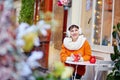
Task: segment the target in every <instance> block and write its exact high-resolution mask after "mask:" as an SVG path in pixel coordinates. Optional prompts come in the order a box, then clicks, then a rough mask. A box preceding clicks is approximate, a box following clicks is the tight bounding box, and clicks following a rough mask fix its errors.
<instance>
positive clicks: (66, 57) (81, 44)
mask: <svg viewBox="0 0 120 80" xmlns="http://www.w3.org/2000/svg"><path fill="white" fill-rule="evenodd" d="M81 33H82V32H81V28H79V27H78V26H77V25H71V26H70V27H69V28H68V37H65V38H64V41H63V45H62V48H61V52H60V59H61V61H62V62H63V63H65V61H75V56H74V55H79V58H78V60H77V61H88V60H89V59H90V57H91V48H90V45H89V43H88V41H87V40H86V38H85V37H84V36H83V35H81ZM65 64H66V63H65ZM66 66H71V67H73V68H74V70H75V68H76V65H70V64H66ZM74 72H75V71H74ZM84 73H85V66H84V65H79V66H78V67H77V74H76V79H80V78H81V77H82V75H84ZM73 76H74V73H73Z"/></svg>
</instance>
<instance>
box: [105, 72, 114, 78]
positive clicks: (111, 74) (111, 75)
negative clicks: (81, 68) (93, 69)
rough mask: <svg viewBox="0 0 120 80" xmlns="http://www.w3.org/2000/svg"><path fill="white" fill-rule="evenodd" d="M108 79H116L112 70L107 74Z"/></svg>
mask: <svg viewBox="0 0 120 80" xmlns="http://www.w3.org/2000/svg"><path fill="white" fill-rule="evenodd" d="M106 80H115V79H114V76H113V73H112V72H111V73H109V74H108V75H107V79H106Z"/></svg>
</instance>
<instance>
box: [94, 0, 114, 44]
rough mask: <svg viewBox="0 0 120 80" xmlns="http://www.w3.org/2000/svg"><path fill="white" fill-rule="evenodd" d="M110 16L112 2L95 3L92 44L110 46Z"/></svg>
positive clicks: (99, 1) (102, 0) (106, 0)
mask: <svg viewBox="0 0 120 80" xmlns="http://www.w3.org/2000/svg"><path fill="white" fill-rule="evenodd" d="M112 14H113V1H112V0H96V1H95V13H94V16H95V17H94V28H93V31H94V33H93V44H95V45H102V46H111V37H112V36H111V32H112V26H113V24H112V22H113V19H112V16H113V15H112Z"/></svg>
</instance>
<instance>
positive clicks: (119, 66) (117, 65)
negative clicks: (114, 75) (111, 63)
mask: <svg viewBox="0 0 120 80" xmlns="http://www.w3.org/2000/svg"><path fill="white" fill-rule="evenodd" d="M115 66H116V68H117V70H119V69H120V60H118V61H117V62H116V63H115ZM119 73H120V72H119Z"/></svg>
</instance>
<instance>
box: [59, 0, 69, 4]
mask: <svg viewBox="0 0 120 80" xmlns="http://www.w3.org/2000/svg"><path fill="white" fill-rule="evenodd" d="M60 2H61V4H63V5H68V3H69V2H70V0H60Z"/></svg>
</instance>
